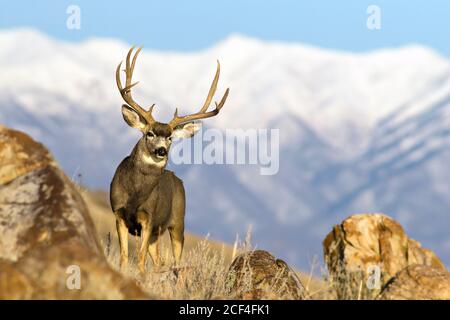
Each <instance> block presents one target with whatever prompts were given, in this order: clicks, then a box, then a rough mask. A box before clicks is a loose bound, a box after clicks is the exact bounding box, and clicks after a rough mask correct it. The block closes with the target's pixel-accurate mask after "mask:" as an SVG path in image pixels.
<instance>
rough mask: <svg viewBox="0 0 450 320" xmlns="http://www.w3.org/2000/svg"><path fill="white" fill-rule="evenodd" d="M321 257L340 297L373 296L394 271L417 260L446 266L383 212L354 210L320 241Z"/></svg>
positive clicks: (423, 263) (439, 267)
mask: <svg viewBox="0 0 450 320" xmlns="http://www.w3.org/2000/svg"><path fill="white" fill-rule="evenodd" d="M323 250H324V258H325V262H326V264H327V267H328V271H329V273H330V277H331V280H332V283H333V284H334V287H335V289H336V291H337V295H338V298H340V299H346V298H349V299H353V298H374V297H375V296H377V295H378V294H379V293H380V290H381V288H383V286H384V285H385V284H386V283H387V282H388V281H389V280H391V279H392V277H394V276H395V275H396V274H397V272H399V271H400V270H402V269H404V268H406V267H407V266H409V265H413V264H420V265H427V266H433V267H435V268H438V269H441V270H445V267H444V265H443V264H442V262H441V261H440V260H439V258H438V257H437V256H436V255H435V254H434V253H433V252H432V251H430V250H428V249H424V248H422V247H421V245H420V243H419V242H417V241H415V240H413V239H410V238H408V236H407V235H406V233H405V232H404V230H403V228H402V226H401V225H400V224H399V223H398V222H396V221H395V220H394V219H392V218H390V217H389V216H387V215H384V214H356V215H353V216H350V217H349V218H347V219H345V220H344V221H343V222H342V223H341V224H339V225H336V226H334V227H333V230H332V231H331V232H330V233H329V234H328V235H327V236H326V238H325V240H324V241H323Z"/></svg>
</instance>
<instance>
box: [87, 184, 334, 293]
mask: <svg viewBox="0 0 450 320" xmlns="http://www.w3.org/2000/svg"><path fill="white" fill-rule="evenodd" d="M79 191H80V192H81V194H82V196H83V198H84V199H85V201H86V203H87V205H88V207H89V210H90V212H91V215H92V218H93V221H94V224H95V226H96V228H97V232H98V236H99V240H100V242H101V244H102V245H103V247H104V252H105V256H106V257H107V259H108V261H109V262H110V264H111V266H112V267H113V268H115V269H116V270H118V266H119V247H118V239H117V235H116V230H115V219H114V216H113V214H112V212H111V209H110V207H109V203H108V199H107V196H106V194H105V193H104V192H88V191H87V190H84V189H83V188H80V187H79ZM130 240H131V241H129V245H130V249H129V251H130V257H129V268H128V270H127V272H126V274H127V276H129V277H131V278H134V279H136V281H137V282H138V283H139V284H140V286H141V287H142V288H143V289H144V290H145V291H147V292H149V293H151V294H152V295H157V296H159V297H162V298H164V299H229V298H235V297H236V296H240V294H243V293H244V292H245V291H247V290H250V287H251V286H250V283H251V281H250V279H251V275H246V276H245V277H247V279H248V281H244V284H242V283H241V288H240V290H242V292H236V291H233V290H230V286H229V281H230V278H227V274H228V270H229V266H230V264H231V261H232V260H233V257H235V256H236V255H238V254H239V253H241V252H245V251H248V250H251V249H252V247H251V239H250V233H249V234H248V235H247V238H246V239H244V241H239V240H238V239H237V240H236V242H235V244H234V245H227V244H224V243H221V242H218V241H214V240H211V239H208V237H206V238H201V237H198V236H195V235H191V234H186V241H185V250H184V253H183V259H182V265H181V266H180V267H179V268H176V269H173V268H171V265H172V253H171V249H170V241H169V237H168V235H167V233H166V234H165V235H163V237H162V241H161V243H160V252H161V258H162V262H163V266H162V267H161V268H160V269H159V270H155V269H154V268H153V267H152V266H151V259H148V262H147V270H148V272H147V274H146V275H145V276H144V277H141V276H139V273H138V270H137V248H138V246H139V241H140V238H137V237H132V236H130ZM317 268H319V265H318V263H317V262H314V263H313V264H312V266H311V270H310V272H309V273H304V272H296V274H297V275H298V277H299V279H300V281H301V282H302V284H303V285H304V287H305V288H306V289H307V292H308V298H309V299H334V298H336V294H335V290H334V288H335V284H333V283H332V282H331V281H322V280H320V279H318V278H317V277H316V276H315V274H316V273H317ZM245 277H244V278H245ZM274 294H276V293H274Z"/></svg>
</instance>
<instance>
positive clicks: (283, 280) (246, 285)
mask: <svg viewBox="0 0 450 320" xmlns="http://www.w3.org/2000/svg"><path fill="white" fill-rule="evenodd" d="M226 282H227V286H228V289H229V290H230V292H231V296H233V295H234V296H235V297H236V298H237V299H251V300H255V299H304V298H305V297H306V290H305V288H304V287H303V285H302V284H301V282H300V280H299V278H298V277H297V275H296V274H295V272H294V271H292V269H291V268H290V267H289V266H288V265H287V264H286V263H285V262H284V261H283V260H280V259H276V258H275V257H274V256H272V255H271V254H270V253H268V252H267V251H263V250H255V251H250V252H246V253H243V254H241V255H239V256H237V257H236V259H235V260H234V261H233V263H232V264H231V266H230V269H229V271H228V275H227V281H226Z"/></svg>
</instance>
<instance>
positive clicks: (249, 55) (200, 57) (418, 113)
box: [0, 29, 450, 267]
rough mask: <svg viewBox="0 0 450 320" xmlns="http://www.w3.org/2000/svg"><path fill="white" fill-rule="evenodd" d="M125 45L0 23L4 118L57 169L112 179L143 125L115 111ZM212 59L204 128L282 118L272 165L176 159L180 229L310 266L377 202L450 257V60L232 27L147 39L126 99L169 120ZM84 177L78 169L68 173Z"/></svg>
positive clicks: (200, 94) (199, 92) (202, 88)
mask: <svg viewBox="0 0 450 320" xmlns="http://www.w3.org/2000/svg"><path fill="white" fill-rule="evenodd" d="M128 48H129V45H128V44H126V43H123V42H120V41H116V40H109V39H93V40H90V41H86V42H82V43H66V42H61V41H57V40H54V39H50V38H48V37H47V36H45V35H43V34H41V33H38V32H35V31H32V30H28V29H20V30H11V31H2V32H0V70H1V73H0V123H3V124H6V125H8V126H11V127H14V128H18V129H21V130H24V131H26V132H28V133H30V134H31V135H33V137H35V138H36V139H38V140H40V141H42V142H44V143H45V144H46V145H47V146H48V147H49V148H50V149H51V150H52V151H53V152H54V154H55V156H56V158H57V159H58V160H59V161H60V162H61V164H62V166H63V167H64V168H65V170H66V172H67V174H68V175H69V176H73V177H74V178H75V179H81V180H82V183H85V184H87V185H89V186H91V187H96V188H104V189H107V188H108V187H109V182H110V179H111V177H112V175H113V173H114V170H115V167H116V166H117V164H118V163H119V162H120V160H121V159H122V158H123V157H125V156H126V155H127V154H128V153H129V151H130V150H131V148H132V147H133V145H134V143H135V141H136V140H137V137H138V136H139V134H138V133H137V132H134V131H133V130H132V129H130V128H128V127H127V125H126V124H125V123H124V122H123V120H122V116H121V114H120V106H121V104H122V100H121V98H120V95H119V94H118V91H117V89H116V86H115V78H114V77H115V76H114V72H115V68H116V66H117V64H118V62H119V61H120V60H121V59H123V58H124V56H125V54H126V52H127V50H128ZM216 59H219V60H220V62H221V65H222V74H221V80H220V83H219V90H218V95H220V94H222V93H223V91H224V89H225V87H226V86H230V87H231V93H230V97H229V100H228V102H227V105H226V106H225V107H224V109H223V111H222V112H221V114H220V116H218V117H217V118H214V119H208V120H207V121H205V124H206V125H207V126H209V127H215V128H219V129H222V130H223V129H226V128H279V129H280V142H281V146H280V171H279V173H278V174H277V175H274V176H261V175H260V174H259V169H258V167H257V166H236V165H215V166H208V165H183V166H177V167H176V168H173V166H172V168H173V169H174V170H175V171H176V172H177V174H178V175H179V176H180V177H181V178H182V179H183V180H184V181H185V186H186V189H187V197H188V211H187V227H188V229H190V231H193V232H197V233H203V234H205V233H208V232H209V233H211V236H212V237H215V238H220V239H223V240H227V241H233V240H234V238H235V235H236V232H239V233H241V234H243V233H245V231H246V229H247V227H248V225H249V224H252V225H253V234H254V235H253V241H254V243H255V244H257V246H258V247H260V248H267V249H269V250H272V251H274V252H276V253H277V254H278V255H279V256H281V257H284V258H286V259H287V260H288V261H290V262H291V263H294V264H296V265H298V266H301V267H307V266H308V265H309V262H310V261H311V260H312V257H313V256H314V255H318V256H319V258H321V254H322V251H321V241H322V239H323V237H324V236H325V234H326V233H327V232H328V231H329V230H331V227H332V225H333V224H335V223H337V222H339V221H341V220H342V219H343V218H345V217H346V216H348V215H350V214H352V213H356V212H385V213H387V214H389V215H391V216H392V217H394V218H395V219H397V220H399V221H400V222H401V223H402V224H403V226H404V227H405V229H406V231H407V233H408V234H409V235H410V236H411V237H413V238H415V239H417V240H419V241H420V242H422V244H423V245H424V246H426V247H430V248H432V249H434V250H435V251H436V252H437V253H438V254H439V255H440V256H441V257H442V258H443V259H444V261H445V262H446V263H447V265H449V264H450V232H449V231H450V183H449V182H450V167H449V164H450V63H449V61H448V60H447V59H445V58H443V57H441V56H439V55H438V54H436V53H434V52H433V51H431V50H429V49H427V48H423V47H420V46H408V47H402V48H397V49H389V50H381V51H375V52H371V53H365V54H351V53H343V52H333V51H327V50H322V49H317V48H313V47H309V46H305V45H300V44H284V43H274V42H263V41H259V40H255V39H251V38H246V37H242V36H231V37H229V38H227V39H225V40H224V41H222V42H220V43H219V44H217V45H216V46H214V47H212V48H209V49H207V50H204V51H200V52H195V53H174V52H158V51H151V50H144V52H143V53H142V54H141V57H140V59H139V61H138V65H137V67H136V71H135V79H136V80H139V81H140V84H139V85H138V86H137V87H136V89H135V92H134V96H135V99H136V100H137V101H140V102H142V103H143V104H145V105H150V104H151V103H156V108H155V116H156V117H157V118H158V119H160V120H161V121H164V120H169V118H170V115H171V114H172V113H173V110H174V108H175V106H177V107H179V109H180V112H181V113H184V112H189V111H193V110H194V109H195V108H198V107H199V106H200V104H201V103H202V102H203V100H204V98H205V96H206V93H207V91H208V88H209V85H210V82H211V80H212V77H213V75H214V71H215V67H216V65H215V63H216V62H215V61H216ZM79 174H81V175H82V176H81V177H78V175H79Z"/></svg>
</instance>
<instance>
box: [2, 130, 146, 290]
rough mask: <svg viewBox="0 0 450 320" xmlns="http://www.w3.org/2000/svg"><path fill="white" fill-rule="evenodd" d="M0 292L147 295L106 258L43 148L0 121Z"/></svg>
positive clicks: (87, 219) (74, 197)
mask: <svg viewBox="0 0 450 320" xmlns="http://www.w3.org/2000/svg"><path fill="white" fill-rule="evenodd" d="M0 270H1V273H0V299H128V298H131V299H133V298H146V295H144V293H143V292H142V291H141V290H140V289H139V288H138V286H137V285H136V284H135V283H134V282H132V281H130V280H127V279H125V278H123V277H122V275H120V274H119V273H117V272H116V271H114V270H112V269H111V268H110V267H109V265H108V263H107V262H106V260H105V258H104V256H103V253H102V250H101V247H100V245H99V242H98V240H97V238H96V235H95V228H94V225H93V223H92V221H91V218H90V216H89V212H88V211H87V208H86V206H85V204H84V202H83V200H82V199H81V197H80V195H79V193H78V191H77V190H76V188H75V186H74V185H73V184H72V183H71V181H70V180H69V179H68V178H67V177H66V176H65V175H64V173H63V172H62V171H61V170H60V169H59V168H58V166H57V165H56V163H55V161H54V160H53V158H52V156H51V155H50V153H49V152H48V150H47V149H46V148H45V147H44V146H43V145H42V144H40V143H37V142H36V141H34V140H33V139H31V138H30V137H29V136H27V135H26V134H24V133H21V132H18V131H15V130H10V129H7V128H5V127H0Z"/></svg>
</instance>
